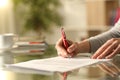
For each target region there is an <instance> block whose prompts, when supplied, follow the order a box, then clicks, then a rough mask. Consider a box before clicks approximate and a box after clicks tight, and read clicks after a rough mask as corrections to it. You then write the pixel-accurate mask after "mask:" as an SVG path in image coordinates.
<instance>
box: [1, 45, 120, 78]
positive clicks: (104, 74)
mask: <svg viewBox="0 0 120 80" xmlns="http://www.w3.org/2000/svg"><path fill="white" fill-rule="evenodd" d="M22 49H23V50H24V51H25V50H28V49H30V50H32V48H29V47H24V48H23V47H22V48H20V47H18V48H16V49H15V51H16V52H15V51H14V49H11V50H7V51H6V50H1V53H0V75H1V77H0V80H62V75H61V73H54V74H51V75H48V74H41V73H39V71H34V70H29V71H27V70H19V71H12V70H8V69H6V68H5V67H4V64H13V63H18V62H23V61H28V60H33V59H42V58H48V57H53V56H57V53H56V50H55V49H54V46H48V48H47V49H46V50H45V51H41V52H36V51H32V52H29V53H27V52H26V51H25V52H24V51H23V52H17V51H19V50H22ZM36 49H40V48H39V47H36ZM34 50H35V47H34ZM119 69H120V56H116V57H114V58H113V61H111V62H106V63H101V64H97V65H96V64H94V65H89V66H85V67H81V68H80V69H77V70H74V71H70V72H69V73H68V77H67V80H120V77H119V74H120V70H119Z"/></svg>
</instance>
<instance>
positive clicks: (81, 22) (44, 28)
mask: <svg viewBox="0 0 120 80" xmlns="http://www.w3.org/2000/svg"><path fill="white" fill-rule="evenodd" d="M119 6H120V0H0V34H4V33H14V34H17V35H18V36H19V40H43V41H46V42H47V43H48V44H55V43H56V41H57V40H58V39H59V38H60V37H61V33H60V28H61V27H64V29H65V31H66V35H67V38H68V39H71V40H74V41H81V40H83V39H85V38H89V37H91V36H95V35H97V34H100V33H102V32H104V31H106V30H108V29H110V28H111V27H113V25H114V24H115V23H116V22H117V20H118V18H119V16H120V9H119Z"/></svg>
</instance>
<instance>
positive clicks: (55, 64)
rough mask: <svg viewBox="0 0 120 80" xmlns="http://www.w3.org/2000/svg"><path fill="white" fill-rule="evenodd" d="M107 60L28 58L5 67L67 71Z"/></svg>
mask: <svg viewBox="0 0 120 80" xmlns="http://www.w3.org/2000/svg"><path fill="white" fill-rule="evenodd" d="M109 60H110V59H90V58H83V59H81V58H63V57H53V58H46V59H36V60H30V61H26V62H21V63H16V64H9V65H7V67H12V68H24V69H32V70H37V71H47V72H67V71H71V70H74V69H78V68H80V67H83V66H87V65H91V64H95V63H98V62H105V61H109Z"/></svg>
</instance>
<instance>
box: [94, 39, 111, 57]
mask: <svg viewBox="0 0 120 80" xmlns="http://www.w3.org/2000/svg"><path fill="white" fill-rule="evenodd" d="M111 44H112V40H108V41H107V42H106V43H105V44H103V45H102V46H101V47H100V48H99V49H98V50H97V51H96V52H95V54H94V55H93V56H92V58H93V59H96V58H97V57H98V56H99V55H100V54H101V53H102V52H103V51H104V50H105V49H106V48H107V46H109V45H111Z"/></svg>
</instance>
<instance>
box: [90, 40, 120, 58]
mask: <svg viewBox="0 0 120 80" xmlns="http://www.w3.org/2000/svg"><path fill="white" fill-rule="evenodd" d="M96 45H97V44H96ZM118 53H120V38H113V39H110V40H108V41H107V42H106V43H105V44H103V45H102V46H101V47H100V48H99V49H98V50H97V51H96V52H95V54H94V55H93V56H92V58H93V59H102V58H107V59H108V58H112V57H114V56H115V55H116V54H118Z"/></svg>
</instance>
